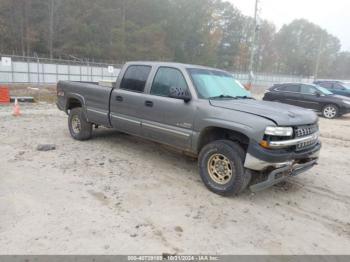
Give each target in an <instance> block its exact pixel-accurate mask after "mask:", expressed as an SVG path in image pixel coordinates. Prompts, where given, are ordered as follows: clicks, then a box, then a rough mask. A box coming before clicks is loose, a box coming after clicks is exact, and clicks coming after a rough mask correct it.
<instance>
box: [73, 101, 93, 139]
mask: <svg viewBox="0 0 350 262" xmlns="http://www.w3.org/2000/svg"><path fill="white" fill-rule="evenodd" d="M68 128H69V132H70V135H71V136H72V137H73V138H74V139H76V140H79V141H84V140H88V139H90V138H91V135H92V124H91V123H89V122H87V120H86V117H85V114H84V112H83V109H82V108H81V107H77V108H73V109H72V110H71V111H70V114H69V117H68Z"/></svg>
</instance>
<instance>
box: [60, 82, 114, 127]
mask: <svg viewBox="0 0 350 262" xmlns="http://www.w3.org/2000/svg"><path fill="white" fill-rule="evenodd" d="M111 92H112V88H111V87H108V86H101V85H98V83H94V82H73V81H60V82H58V84H57V95H58V101H57V106H58V107H59V108H60V109H61V110H63V111H65V112H67V113H68V110H70V108H69V106H68V105H69V104H72V103H71V102H72V101H75V102H76V103H80V104H81V105H82V106H83V108H84V109H85V114H86V117H87V119H88V120H89V122H92V123H94V124H98V125H104V126H107V127H109V126H110V120H109V101H110V95H111ZM73 104H74V103H73Z"/></svg>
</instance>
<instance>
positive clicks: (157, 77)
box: [57, 62, 321, 195]
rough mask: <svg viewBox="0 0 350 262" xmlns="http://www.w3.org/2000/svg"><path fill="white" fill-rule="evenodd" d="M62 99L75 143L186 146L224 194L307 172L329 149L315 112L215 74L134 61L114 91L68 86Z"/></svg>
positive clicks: (61, 89) (61, 88) (208, 181)
mask: <svg viewBox="0 0 350 262" xmlns="http://www.w3.org/2000/svg"><path fill="white" fill-rule="evenodd" d="M57 96H58V102H57V105H58V108H59V109H60V110H63V111H65V112H66V113H67V114H68V116H69V117H68V127H69V131H70V134H71V136H72V137H73V138H74V139H77V140H87V139H89V138H90V137H91V136H92V130H93V127H97V126H105V127H108V128H114V129H117V130H118V131H121V132H125V133H128V134H131V135H135V136H140V137H143V138H146V139H150V140H153V141H155V142H159V143H162V144H167V145H170V146H172V147H175V148H178V149H180V150H182V151H183V152H188V153H191V154H193V155H195V156H196V157H198V163H199V173H200V176H201V178H202V180H203V182H204V184H205V185H206V186H207V187H208V189H210V190H211V191H213V192H215V193H217V194H221V195H232V194H238V193H240V192H242V191H243V190H244V189H245V188H247V187H248V186H250V189H251V190H252V191H259V190H262V189H265V188H267V187H270V186H272V185H274V184H277V183H279V182H281V181H283V180H284V179H286V178H287V177H289V176H295V175H297V174H300V173H302V172H305V171H307V170H308V169H310V168H311V167H313V166H314V165H315V164H316V163H317V160H318V155H319V151H320V148H321V143H320V141H319V130H318V118H317V115H316V114H315V113H314V112H311V111H309V110H305V109H302V108H299V107H295V106H290V105H285V104H280V103H276V102H267V101H258V100H255V99H253V98H252V97H251V96H250V93H249V92H248V91H246V90H245V89H244V88H243V87H242V85H241V84H240V83H239V82H238V81H236V80H235V79H234V78H233V77H232V75H231V74H229V73H227V72H225V71H222V70H218V69H214V68H208V67H202V66H196V65H185V64H178V63H163V62H129V63H126V64H125V65H124V67H123V68H122V69H121V71H120V74H119V76H118V79H117V81H116V83H115V84H114V85H113V86H103V85H98V84H96V83H88V82H68V81H61V82H59V83H58V85H57Z"/></svg>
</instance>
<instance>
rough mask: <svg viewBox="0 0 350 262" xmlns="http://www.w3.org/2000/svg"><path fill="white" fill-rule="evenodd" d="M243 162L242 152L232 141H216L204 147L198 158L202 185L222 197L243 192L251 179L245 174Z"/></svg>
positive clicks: (249, 175)
mask: <svg viewBox="0 0 350 262" xmlns="http://www.w3.org/2000/svg"><path fill="white" fill-rule="evenodd" d="M244 160H245V152H244V150H243V149H242V148H241V147H240V146H239V145H238V144H237V143H234V142H232V141H229V140H218V141H214V142H212V143H210V144H208V145H206V146H205V147H204V148H203V149H202V150H201V152H200V154H199V157H198V165H199V172H200V176H201V178H202V181H203V183H204V184H205V186H206V187H207V188H208V189H209V190H210V191H212V192H214V193H216V194H219V195H222V196H230V195H237V194H239V193H241V192H243V191H244V189H245V188H246V187H247V186H248V184H249V182H250V179H251V174H250V173H249V172H245V168H244V164H243V163H244ZM223 163H226V164H223ZM220 172H221V173H220ZM230 173H231V176H230V175H229V174H230Z"/></svg>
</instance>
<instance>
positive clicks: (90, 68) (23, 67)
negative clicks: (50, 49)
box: [0, 54, 121, 85]
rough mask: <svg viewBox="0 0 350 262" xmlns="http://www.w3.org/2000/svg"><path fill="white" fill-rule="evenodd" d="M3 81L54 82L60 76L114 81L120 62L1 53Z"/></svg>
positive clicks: (75, 79) (67, 78)
mask: <svg viewBox="0 0 350 262" xmlns="http://www.w3.org/2000/svg"><path fill="white" fill-rule="evenodd" d="M0 56H1V61H0V83H31V84H38V85H40V84H55V83H57V82H58V81H60V80H69V81H89V82H98V81H100V80H110V81H113V80H115V79H116V78H117V76H118V74H119V71H120V67H121V65H116V64H107V63H96V62H90V61H87V60H85V61H83V60H78V61H77V60H63V59H48V58H39V57H23V56H8V55H1V54H0Z"/></svg>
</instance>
